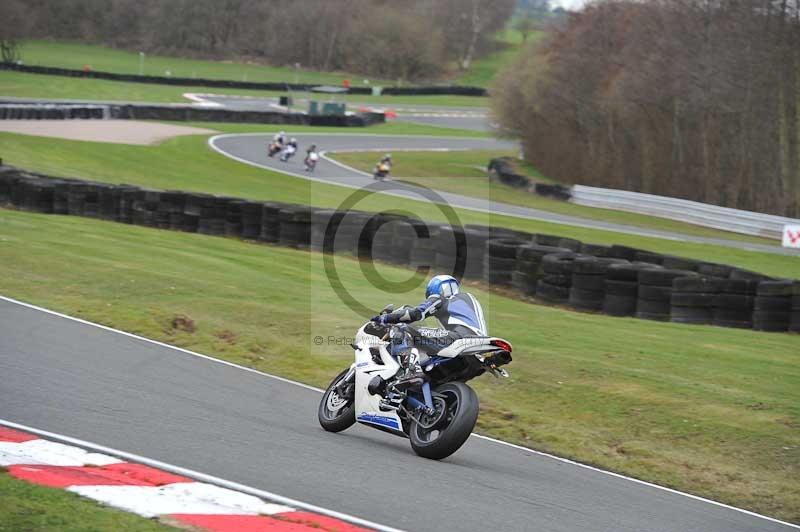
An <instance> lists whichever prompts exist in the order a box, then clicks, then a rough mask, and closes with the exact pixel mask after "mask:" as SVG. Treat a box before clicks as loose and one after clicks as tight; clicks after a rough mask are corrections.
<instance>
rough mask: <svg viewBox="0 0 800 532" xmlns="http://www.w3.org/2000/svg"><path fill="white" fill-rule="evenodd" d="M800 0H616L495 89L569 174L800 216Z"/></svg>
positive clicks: (533, 156)
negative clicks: (799, 133)
mask: <svg viewBox="0 0 800 532" xmlns="http://www.w3.org/2000/svg"><path fill="white" fill-rule="evenodd" d="M798 7H799V6H798V0H715V1H707V0H651V1H633V0H607V1H601V2H596V3H594V4H591V5H590V6H589V7H587V8H586V9H585V10H584V11H583V12H581V13H577V14H572V15H570V16H569V18H568V19H567V21H566V24H565V25H564V26H563V27H561V28H551V29H550V35H549V37H548V39H547V43H546V45H545V46H544V47H541V48H538V49H537V50H538V51H537V52H535V58H531V57H522V56H521V57H520V58H519V59H518V60H517V62H516V64H514V65H512V66H511V67H510V68H509V70H508V71H507V72H506V73H505V74H504V75H501V76H498V82H497V84H496V86H495V87H493V89H492V94H493V95H494V97H493V109H494V113H495V114H496V116H497V117H498V120H499V121H500V123H501V125H502V126H504V127H505V128H506V129H508V130H511V131H516V132H518V133H519V134H520V135H521V136H522V140H523V146H524V151H525V155H526V156H527V157H528V158H529V159H530V160H531V161H532V162H533V163H534V164H536V165H537V166H539V168H540V169H541V170H542V171H544V172H545V173H547V174H549V175H551V176H552V177H556V178H559V179H563V180H565V181H570V182H580V183H586V184H593V185H597V186H609V187H615V188H626V189H632V190H639V191H643V192H651V193H655V194H666V195H672V196H678V197H684V198H688V199H693V200H698V201H705V202H710V203H717V204H720V205H727V206H731V207H737V208H743V209H749V210H758V211H763V212H771V213H777V214H784V215H788V216H798V215H800V169H799V168H798V166H800V141H799V139H798V127H800V121H799V118H800V116H798V114H799V112H798V98H800V92H799V89H798V86H799V85H800V83H798V82H799V81H800V80H798V76H800V46H799V45H798V44H800V41H799V40H798V39H799V38H800V18H799V17H800V14H799V13H798Z"/></svg>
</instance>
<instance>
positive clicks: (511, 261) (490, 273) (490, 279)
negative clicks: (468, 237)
mask: <svg viewBox="0 0 800 532" xmlns="http://www.w3.org/2000/svg"><path fill="white" fill-rule="evenodd" d="M527 243H528V242H526V241H525V240H520V239H515V238H494V239H491V240H487V241H486V251H485V253H484V255H483V280H484V281H486V282H487V283H489V284H494V285H498V286H512V281H513V273H514V270H515V268H516V264H517V250H518V249H519V248H520V247H521V246H524V245H525V244H527Z"/></svg>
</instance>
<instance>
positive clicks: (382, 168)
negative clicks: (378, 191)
mask: <svg viewBox="0 0 800 532" xmlns="http://www.w3.org/2000/svg"><path fill="white" fill-rule="evenodd" d="M391 170H392V154H391V153H387V154H386V155H384V156H383V158H382V159H381V160H380V161H379V162H378V164H376V165H375V170H374V171H373V177H375V178H376V179H378V178H380V179H383V178H384V177H386V176H387V175H389V172H391Z"/></svg>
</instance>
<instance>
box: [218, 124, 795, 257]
mask: <svg viewBox="0 0 800 532" xmlns="http://www.w3.org/2000/svg"><path fill="white" fill-rule="evenodd" d="M276 131H277V130H276ZM287 135H288V136H293V137H296V138H297V139H298V141H299V144H300V149H299V153H298V155H297V156H296V157H295V158H294V159H292V160H291V161H290V162H289V163H282V162H280V161H279V160H278V158H277V157H275V158H270V157H268V156H267V153H266V147H267V144H268V143H269V141H270V139H271V138H272V134H271V133H263V134H262V133H242V134H239V133H233V134H225V135H217V136H215V137H212V138H211V139H209V144H210V146H211V147H212V148H213V149H215V150H217V151H218V152H220V153H222V154H223V155H227V156H229V157H231V158H233V159H236V160H238V161H240V162H243V163H246V164H251V165H253V166H258V167H262V168H268V169H270V170H275V171H278V172H282V173H286V174H290V175H294V176H296V177H300V178H304V179H313V180H316V181H322V182H326V183H330V184H335V185H342V186H346V187H350V188H362V187H364V186H367V185H370V184H375V183H376V182H375V181H374V180H373V179H372V177H371V176H370V175H368V174H365V173H363V172H360V171H358V170H355V169H353V168H349V167H346V166H343V165H340V164H336V163H334V162H332V161H330V160H326V159H325V158H323V159H321V160H320V161H319V163H318V164H317V168H316V171H315V172H314V174H313V175H310V174H308V173H306V172H304V171H303V168H302V166H303V165H302V154H303V153H304V151H305V149H306V147H307V146H309V145H311V144H316V145H317V147H318V149H320V150H322V151H323V152H324V151H327V152H331V151H333V152H335V151H365V150H374V151H376V155H375V160H376V161H377V160H378V159H379V158H380V155H381V153H380V152H384V151H388V152H394V153H395V158H397V157H401V156H402V155H401V154H399V153H396V152H398V150H464V149H479V150H514V149H516V148H517V144H516V143H513V142H510V141H504V140H498V139H493V138H465V137H425V136H402V135H370V134H363V133H362V134H357V133H335V134H334V133H329V134H325V133H292V132H291V130H289V132H288V133H287ZM331 157H335V156H334V155H331ZM376 186H378V187H381V188H382V189H384V190H385V191H386V193H387V194H391V195H395V196H401V197H405V198H410V199H415V200H421V199H424V198H425V196H423V195H422V189H421V188H420V187H417V186H414V185H409V184H405V183H400V182H398V181H392V182H388V183H385V184H380V183H379V184H377V185H376ZM437 194H438V195H439V197H440V198H441V200H442V201H443V202H445V203H447V204H449V205H450V206H452V207H460V208H465V209H471V210H477V211H482V212H489V213H494V214H500V215H506V216H515V217H518V218H527V219H532V220H541V221H545V222H551V223H557V224H563V225H571V226H577V227H587V228H591V229H605V230H608V231H615V232H618V233H627V234H632V235H640V236H647V237H655V238H663V239H667V240H673V241H683V242H696V243H700V244H713V245H718V246H726V247H732V248H737V249H746V250H750V251H759V252H766V253H774V254H781V255H796V256H800V250H798V249H789V248H782V247H780V246H778V245H777V243H776V245H774V246H771V245H767V244H755V243H751V242H743V241H737V240H728V239H723V238H710V237H701V236H694V235H687V234H681V233H673V232H670V231H662V230H658V229H650V228H644V227H634V226H630V225H623V224H617V223H611V222H605V221H601V220H590V219H586V218H579V217H576V216H568V215H563V214H557V213H552V212H547V211H542V210H538V209H533V208H529V207H522V206H518V205H512V204H509V203H501V202H497V201H491V200H489V199H484V198H476V197H470V196H462V195H460V194H452V193H449V192H441V191H437Z"/></svg>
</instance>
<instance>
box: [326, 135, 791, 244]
mask: <svg viewBox="0 0 800 532" xmlns="http://www.w3.org/2000/svg"><path fill="white" fill-rule="evenodd" d="M514 155H515V153H513V152H510V151H480V150H473V151H465V152H459V151H453V152H444V153H443V152H424V151H422V152H399V153H396V154H395V157H394V163H395V166H394V168H393V169H392V173H393V174H394V175H395V178H396V179H398V180H401V181H405V182H408V183H414V184H418V185H422V186H425V187H428V188H432V189H434V190H443V191H446V192H453V193H456V194H462V195H464V196H473V197H476V198H488V199H491V200H492V201H497V202H500V203H510V204H512V205H521V206H523V207H531V208H534V209H541V210H543V211H549V212H555V213H558V214H566V215H569V216H580V217H581V218H588V219H590V220H603V221H606V222H614V223H620V224H625V225H632V226H635V227H647V228H651V229H660V230H663V231H674V232H676V233H682V234H686V235H695V236H704V237H711V238H725V239H728V240H739V241H742V242H753V243H757V244H767V245H774V246H776V247H777V246H778V245H779V244H780V243H779V242H778V241H776V240H771V239H767V238H759V237H754V236H748V235H741V234H737V233H731V232H728V231H720V230H718V229H711V228H707V227H700V226H697V225H692V224H687V223H683V222H678V221H674V220H668V219H665V218H657V217H653V216H646V215H643V214H636V213H630V212H623V211H615V210H611V209H597V208H594V207H585V206H583V205H575V204H574V203H569V202H566V201H558V200H554V199H550V198H545V197H542V196H537V195H536V194H531V193H527V192H525V191H522V190H519V189H515V188H513V187H511V186H508V185H504V184H503V183H500V182H499V181H495V180H489V179H487V177H486V170H485V168H486V165H487V164H488V162H489V159H492V158H494V157H502V156H514ZM333 158H334V159H336V160H337V161H340V162H342V163H344V164H346V165H348V166H352V167H353V168H358V169H359V170H363V171H365V172H370V171H372V167H373V166H374V165H375V162H376V155H375V153H374V152H348V153H336V154H334V155H333Z"/></svg>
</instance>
